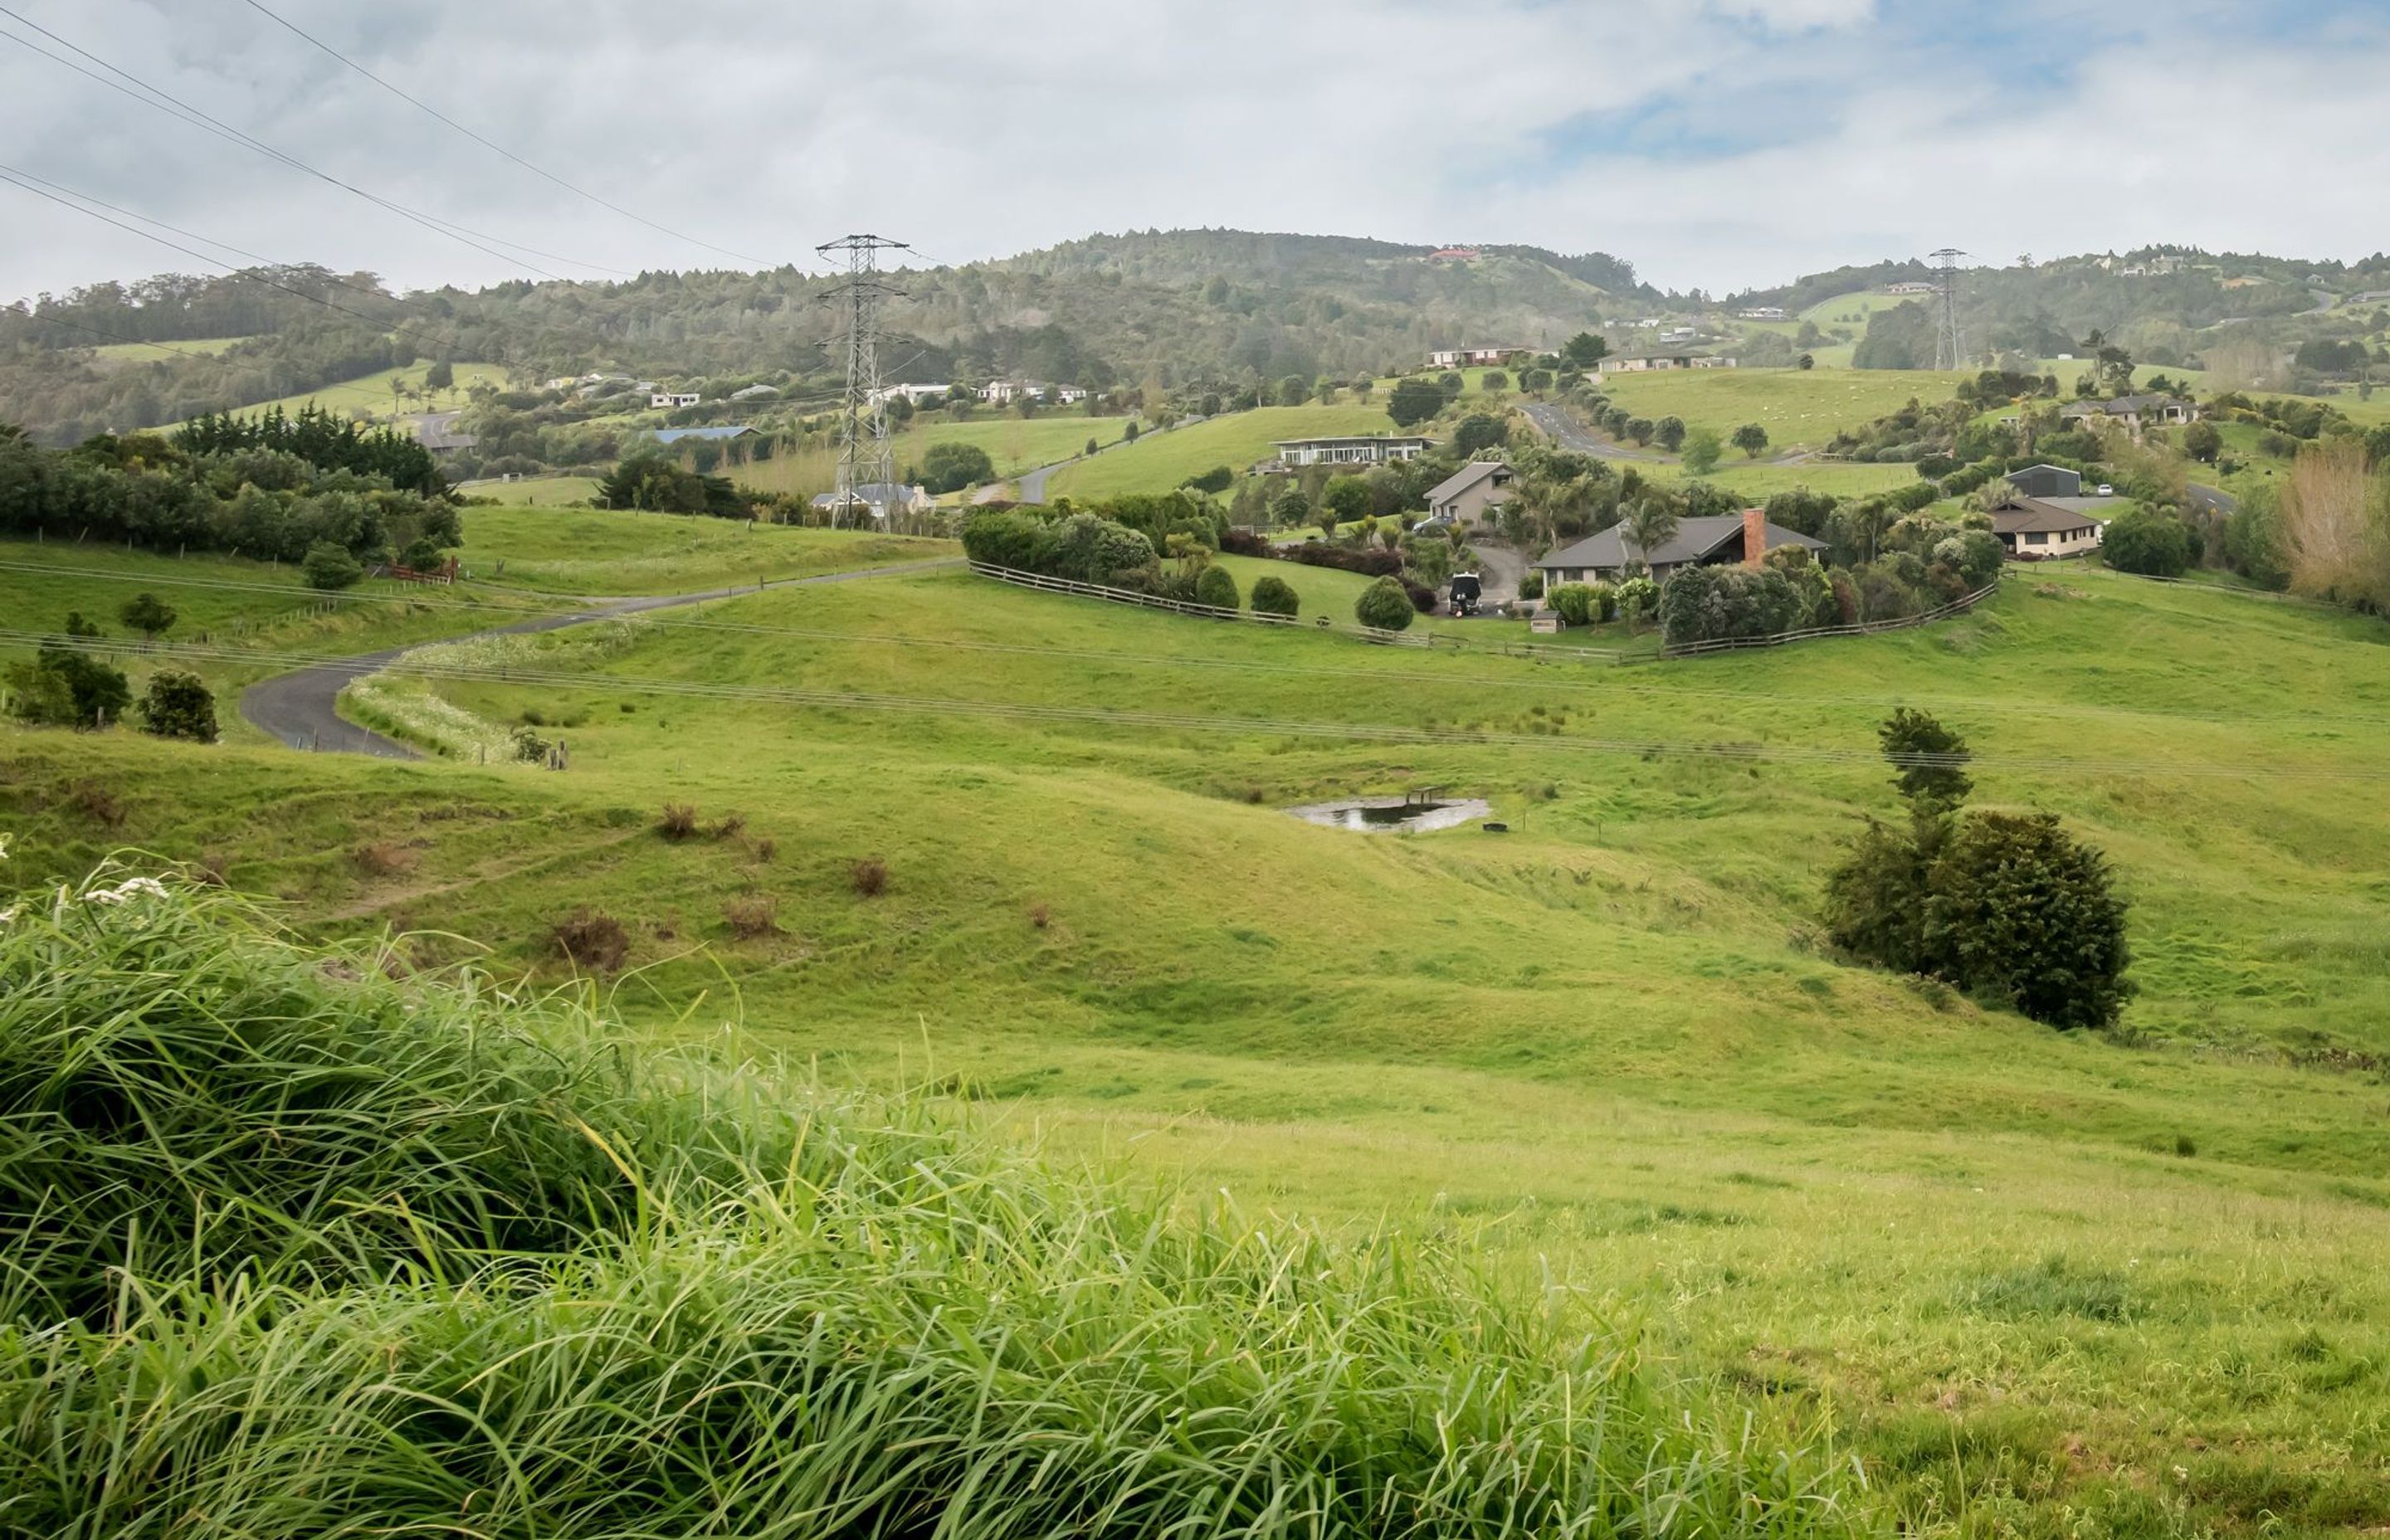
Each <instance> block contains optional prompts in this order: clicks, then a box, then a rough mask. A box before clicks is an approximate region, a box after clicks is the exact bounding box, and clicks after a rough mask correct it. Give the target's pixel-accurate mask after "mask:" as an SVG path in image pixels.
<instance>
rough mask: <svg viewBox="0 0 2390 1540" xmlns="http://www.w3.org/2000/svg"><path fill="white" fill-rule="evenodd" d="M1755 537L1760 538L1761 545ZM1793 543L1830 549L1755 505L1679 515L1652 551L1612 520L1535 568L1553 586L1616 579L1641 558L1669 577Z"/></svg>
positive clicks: (1657, 574)
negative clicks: (1682, 517) (1772, 519)
mask: <svg viewBox="0 0 2390 1540" xmlns="http://www.w3.org/2000/svg"><path fill="white" fill-rule="evenodd" d="M1754 540H1756V541H1759V542H1760V545H1759V548H1758V549H1756V550H1754V549H1753V543H1754ZM1788 545H1797V546H1799V547H1800V548H1801V549H1803V550H1805V551H1807V552H1808V553H1809V554H1810V555H1812V556H1817V555H1819V554H1822V553H1823V552H1824V550H1825V549H1826V543H1825V542H1824V541H1822V540H1813V539H1811V538H1810V537H1809V536H1807V535H1805V534H1803V533H1799V532H1798V531H1795V530H1788V529H1786V528H1785V527H1784V526H1783V525H1781V524H1771V523H1769V522H1768V521H1767V516H1766V515H1764V514H1762V513H1761V512H1760V511H1759V510H1758V509H1757V508H1752V509H1749V510H1747V511H1745V512H1743V513H1741V514H1732V513H1722V514H1715V515H1711V516H1708V517H1704V518H1701V519H1685V520H1678V521H1677V533H1675V534H1673V535H1671V536H1670V537H1669V538H1668V539H1667V540H1666V541H1664V542H1663V543H1662V544H1661V545H1660V546H1659V548H1658V549H1656V550H1653V551H1651V552H1650V553H1649V554H1648V555H1647V554H1646V553H1644V552H1641V551H1638V550H1637V549H1636V548H1635V543H1634V541H1633V540H1631V539H1629V538H1628V537H1627V534H1626V531H1625V529H1624V528H1623V527H1621V526H1616V525H1613V526H1612V527H1611V528H1609V529H1606V530H1603V531H1602V532H1601V533H1599V534H1595V535H1592V536H1589V537H1588V538H1587V539H1584V540H1580V541H1578V542H1577V543H1576V544H1575V545H1570V546H1566V547H1564V548H1562V549H1561V550H1557V551H1554V552H1552V553H1551V554H1549V555H1548V556H1546V557H1545V558H1543V559H1542V560H1540V561H1537V562H1536V571H1539V572H1541V573H1543V574H1544V586H1545V588H1546V589H1547V591H1548V590H1549V588H1550V587H1551V585H1552V584H1556V583H1595V582H1602V583H1611V582H1615V581H1617V579H1619V578H1620V577H1622V576H1625V573H1626V571H1627V569H1628V568H1629V567H1630V566H1634V565H1636V564H1638V562H1639V563H1640V564H1641V565H1643V566H1645V567H1648V568H1650V569H1651V576H1652V577H1653V578H1654V579H1665V578H1666V577H1667V575H1668V574H1669V573H1671V572H1673V571H1676V570H1677V568H1679V567H1715V566H1720V565H1723V564H1725V563H1728V562H1735V561H1747V562H1751V563H1754V564H1756V563H1757V562H1758V560H1759V558H1760V557H1761V556H1762V555H1764V554H1765V553H1766V552H1768V551H1776V550H1782V549H1783V548H1784V547H1786V546H1788Z"/></svg>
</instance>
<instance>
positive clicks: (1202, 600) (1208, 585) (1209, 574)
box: [1195, 565, 1244, 610]
mask: <svg viewBox="0 0 2390 1540" xmlns="http://www.w3.org/2000/svg"><path fill="white" fill-rule="evenodd" d="M1195 602H1196V603H1197V604H1204V605H1209V606H1211V607H1212V608H1213V609H1214V610H1239V609H1242V608H1243V606H1244V597H1243V596H1242V595H1240V594H1239V593H1238V592H1237V580H1236V579H1235V578H1234V577H1232V576H1230V575H1229V572H1228V570H1227V568H1226V567H1222V566H1218V565H1214V566H1209V567H1206V568H1204V569H1203V570H1202V571H1201V572H1199V573H1197V574H1196V577H1195Z"/></svg>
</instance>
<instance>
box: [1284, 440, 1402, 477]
mask: <svg viewBox="0 0 2390 1540" xmlns="http://www.w3.org/2000/svg"><path fill="white" fill-rule="evenodd" d="M1272 447H1274V448H1275V449H1277V451H1278V468H1279V469H1280V470H1291V469H1294V468H1296V467H1298V466H1306V465H1384V464H1385V463H1386V462H1388V461H1389V460H1416V459H1418V458H1419V457H1420V456H1421V455H1424V454H1426V453H1427V452H1428V451H1429V450H1431V449H1433V448H1434V447H1435V441H1434V440H1433V439H1422V438H1406V437H1398V436H1396V435H1394V434H1390V433H1362V434H1356V435H1355V436H1353V437H1351V438H1342V439H1280V440H1279V442H1278V443H1276V444H1274V445H1273V446H1272Z"/></svg>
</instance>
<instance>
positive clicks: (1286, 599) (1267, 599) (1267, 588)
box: [1253, 572, 1303, 620]
mask: <svg viewBox="0 0 2390 1540" xmlns="http://www.w3.org/2000/svg"><path fill="white" fill-rule="evenodd" d="M1302 610H1303V596H1301V595H1300V594H1297V593H1296V592H1295V591H1294V586H1293V584H1290V583H1288V582H1287V581H1286V579H1284V578H1282V577H1280V576H1279V575H1278V574H1277V573H1276V572H1264V573H1263V574H1262V575H1261V576H1259V577H1257V578H1255V579H1253V613H1255V614H1257V615H1283V616H1285V617H1286V618H1287V619H1289V620H1292V619H1293V618H1294V617H1295V616H1296V615H1297V614H1299V613H1301V612H1302Z"/></svg>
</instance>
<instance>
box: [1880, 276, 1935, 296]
mask: <svg viewBox="0 0 2390 1540" xmlns="http://www.w3.org/2000/svg"><path fill="white" fill-rule="evenodd" d="M1884 292H1885V293H1887V294H1939V293H1941V292H1942V291H1941V290H1940V289H1936V288H1934V286H1933V285H1932V284H1930V283H1921V282H1919V281H1918V280H1917V279H1915V278H1909V279H1907V280H1905V281H1904V282H1901V283H1896V284H1893V285H1891V286H1890V287H1888V288H1887V289H1884Z"/></svg>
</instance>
